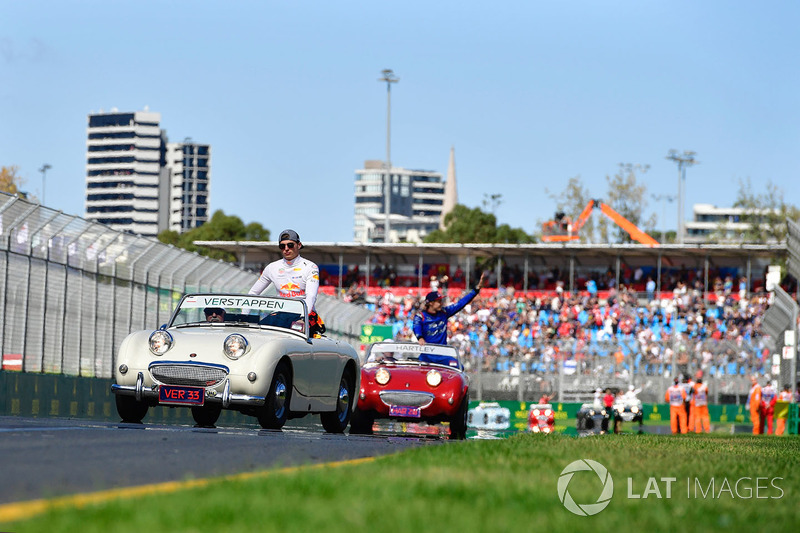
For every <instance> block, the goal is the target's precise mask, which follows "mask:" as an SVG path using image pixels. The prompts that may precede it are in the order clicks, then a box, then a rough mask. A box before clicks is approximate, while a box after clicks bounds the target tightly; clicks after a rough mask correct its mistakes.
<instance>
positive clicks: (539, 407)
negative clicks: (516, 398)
mask: <svg viewBox="0 0 800 533" xmlns="http://www.w3.org/2000/svg"><path fill="white" fill-rule="evenodd" d="M555 429H556V420H555V415H554V414H553V406H552V405H550V404H549V403H532V404H531V409H530V411H529V412H528V431H530V432H532V433H552V432H553V431H555Z"/></svg>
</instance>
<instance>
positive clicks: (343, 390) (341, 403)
mask: <svg viewBox="0 0 800 533" xmlns="http://www.w3.org/2000/svg"><path fill="white" fill-rule="evenodd" d="M354 389H355V379H353V376H352V373H351V372H350V370H348V369H345V371H344V373H343V374H342V379H341V380H340V381H339V391H338V393H337V395H336V410H335V411H331V412H329V413H322V414H320V420H321V421H322V427H323V428H325V431H327V432H328V433H343V432H344V430H345V429H347V425H348V424H349V423H350V415H351V414H352V408H353V395H354V394H355V390H354Z"/></svg>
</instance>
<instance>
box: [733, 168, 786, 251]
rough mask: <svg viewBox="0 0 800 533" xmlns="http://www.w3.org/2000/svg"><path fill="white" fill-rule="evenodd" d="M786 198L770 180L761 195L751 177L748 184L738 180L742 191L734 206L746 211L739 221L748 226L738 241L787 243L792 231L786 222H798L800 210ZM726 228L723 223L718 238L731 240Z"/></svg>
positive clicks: (781, 190)
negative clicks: (756, 190)
mask: <svg viewBox="0 0 800 533" xmlns="http://www.w3.org/2000/svg"><path fill="white" fill-rule="evenodd" d="M784 197H785V195H784V192H783V189H781V188H780V187H778V186H777V185H775V184H774V183H772V181H771V180H769V181H767V184H766V185H765V186H764V188H763V189H762V190H761V192H755V191H754V190H753V185H752V183H750V179H749V178H748V179H747V181H746V182H745V181H742V180H739V191H738V193H737V196H736V201H735V202H734V203H733V206H734V207H740V208H742V209H743V210H744V213H743V214H742V215H741V216H740V218H739V220H740V221H741V222H746V223H748V224H749V226H748V227H747V228H746V229H744V230H742V231H741V233H740V234H739V235H738V236H737V237H738V238H737V239H736V240H738V241H741V242H752V243H760V244H764V243H768V242H783V241H785V240H786V237H787V233H788V231H789V228H788V226H787V224H786V220H787V219H790V220H793V221H795V222H797V221H798V219H799V218H800V210H799V209H798V208H797V207H795V206H794V205H791V204H787V203H786V202H785V201H784ZM723 228H724V223H723V224H722V227H721V228H720V230H718V232H717V233H718V234H720V235H718V236H719V237H723V238H728V239H730V236H728V235H727V230H724V229H723Z"/></svg>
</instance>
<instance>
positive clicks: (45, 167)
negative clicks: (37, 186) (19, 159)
mask: <svg viewBox="0 0 800 533" xmlns="http://www.w3.org/2000/svg"><path fill="white" fill-rule="evenodd" d="M51 168H53V167H52V166H51V165H48V164H47V163H45V164H44V165H42V168H40V169H39V172H41V173H42V205H45V194H44V193H45V189H44V186H45V178H46V177H47V171H48V169H51Z"/></svg>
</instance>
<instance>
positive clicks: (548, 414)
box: [544, 409, 553, 416]
mask: <svg viewBox="0 0 800 533" xmlns="http://www.w3.org/2000/svg"><path fill="white" fill-rule="evenodd" d="M552 414H553V411H551V410H550V409H545V410H544V416H550V415H552Z"/></svg>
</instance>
